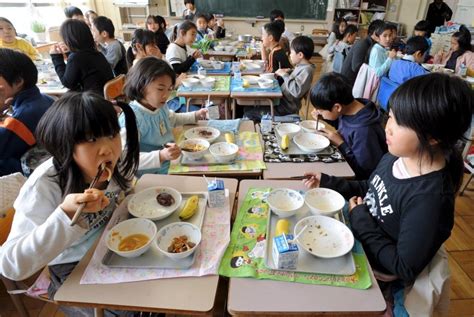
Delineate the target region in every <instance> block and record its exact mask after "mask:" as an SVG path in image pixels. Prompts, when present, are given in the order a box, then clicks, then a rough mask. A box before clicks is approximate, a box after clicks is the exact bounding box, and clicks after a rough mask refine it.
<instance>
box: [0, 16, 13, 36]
mask: <svg viewBox="0 0 474 317" xmlns="http://www.w3.org/2000/svg"><path fill="white" fill-rule="evenodd" d="M0 22H5V23H8V24H10V25H11V26H12V28H13V31H15V36H16V35H17V34H16V29H15V26H14V25H13V23H12V22H11V21H10V20H8V19H7V18H4V17H0Z"/></svg>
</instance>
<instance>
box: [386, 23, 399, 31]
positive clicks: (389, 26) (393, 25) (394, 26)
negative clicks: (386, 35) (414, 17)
mask: <svg viewBox="0 0 474 317" xmlns="http://www.w3.org/2000/svg"><path fill="white" fill-rule="evenodd" d="M385 24H386V25H387V30H392V31H393V30H395V31H397V26H396V25H395V24H393V23H390V22H385Z"/></svg>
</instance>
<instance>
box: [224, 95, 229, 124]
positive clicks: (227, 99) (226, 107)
mask: <svg viewBox="0 0 474 317" xmlns="http://www.w3.org/2000/svg"><path fill="white" fill-rule="evenodd" d="M228 101H229V98H225V99H224V111H225V115H224V118H225V119H226V120H227V117H228V116H227V111H229V109H228Z"/></svg>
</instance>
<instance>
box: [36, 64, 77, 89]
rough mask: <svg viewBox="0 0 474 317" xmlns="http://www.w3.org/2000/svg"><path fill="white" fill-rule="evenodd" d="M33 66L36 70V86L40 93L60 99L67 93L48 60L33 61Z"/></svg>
mask: <svg viewBox="0 0 474 317" xmlns="http://www.w3.org/2000/svg"><path fill="white" fill-rule="evenodd" d="M35 66H36V68H37V69H38V83H37V86H38V88H39V90H40V92H41V93H43V94H46V95H51V96H55V97H61V96H62V95H64V94H65V93H66V92H68V90H69V89H67V88H66V87H64V86H63V85H62V84H61V81H60V80H59V77H58V75H57V74H56V71H55V70H54V65H53V63H52V62H51V60H50V59H44V60H41V61H35Z"/></svg>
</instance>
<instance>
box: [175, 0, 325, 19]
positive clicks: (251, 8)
mask: <svg viewBox="0 0 474 317" xmlns="http://www.w3.org/2000/svg"><path fill="white" fill-rule="evenodd" d="M171 1H173V0H170V8H171ZM194 3H195V4H196V8H197V10H198V11H199V12H204V13H214V14H223V15H224V17H226V16H229V17H247V18H255V17H257V16H264V17H265V18H268V17H269V15H270V11H271V10H273V9H279V10H282V11H283V12H284V13H285V19H308V20H326V10H327V5H328V0H238V1H235V0H195V2H194ZM181 14H182V12H178V14H176V12H171V15H178V16H180V15H181Z"/></svg>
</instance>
